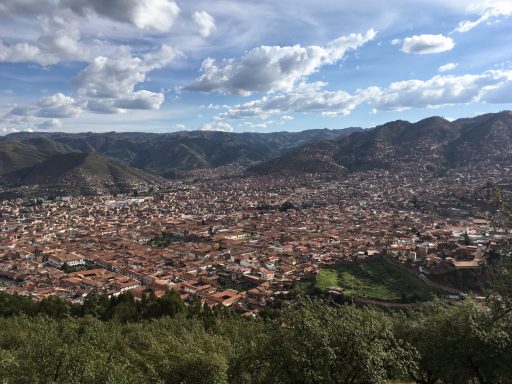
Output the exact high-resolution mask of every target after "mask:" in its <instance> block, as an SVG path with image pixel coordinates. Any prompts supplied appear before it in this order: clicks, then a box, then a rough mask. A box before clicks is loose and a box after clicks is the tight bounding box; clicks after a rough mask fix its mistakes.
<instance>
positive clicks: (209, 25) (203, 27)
mask: <svg viewBox="0 0 512 384" xmlns="http://www.w3.org/2000/svg"><path fill="white" fill-rule="evenodd" d="M192 17H193V19H194V21H195V23H196V24H197V26H198V27H199V34H200V35H201V36H203V37H208V36H210V35H211V33H212V32H213V31H215V29H216V28H217V27H216V26H215V20H214V19H213V17H212V16H211V15H210V14H209V13H208V12H206V11H196V12H194V13H193V15H192Z"/></svg>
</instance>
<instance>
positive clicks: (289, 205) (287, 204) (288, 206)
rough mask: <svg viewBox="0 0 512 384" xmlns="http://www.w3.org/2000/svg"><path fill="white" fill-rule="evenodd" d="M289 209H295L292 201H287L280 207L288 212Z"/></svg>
mask: <svg viewBox="0 0 512 384" xmlns="http://www.w3.org/2000/svg"><path fill="white" fill-rule="evenodd" d="M289 209H295V206H294V205H293V203H292V202H291V201H285V202H284V203H283V204H281V206H280V207H279V211H281V212H287V211H288V210H289Z"/></svg>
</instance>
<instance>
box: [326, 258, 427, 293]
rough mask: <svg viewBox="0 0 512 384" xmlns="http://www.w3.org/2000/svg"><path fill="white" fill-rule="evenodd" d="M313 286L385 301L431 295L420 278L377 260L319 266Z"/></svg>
mask: <svg viewBox="0 0 512 384" xmlns="http://www.w3.org/2000/svg"><path fill="white" fill-rule="evenodd" d="M316 287H317V288H319V289H320V290H322V291H326V290H327V289H329V288H330V287H337V288H341V289H343V292H344V294H345V296H355V297H362V298H368V299H377V300H387V301H398V300H401V301H425V300H430V299H432V298H433V296H434V291H433V289H432V288H430V287H429V286H428V285H427V284H425V282H423V281H422V280H421V279H419V278H417V277H415V276H413V275H412V274H410V273H408V272H406V271H403V270H401V269H400V268H398V267H395V266H393V265H390V264H388V263H386V262H384V261H383V260H380V259H375V260H371V261H367V262H363V263H350V264H338V265H337V266H336V267H335V268H325V269H322V270H321V271H320V272H319V273H318V276H317V279H316Z"/></svg>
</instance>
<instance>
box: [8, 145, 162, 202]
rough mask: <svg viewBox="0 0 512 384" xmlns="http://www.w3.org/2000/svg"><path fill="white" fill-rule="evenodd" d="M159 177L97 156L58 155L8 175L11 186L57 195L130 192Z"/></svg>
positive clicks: (94, 154) (76, 153)
mask: <svg viewBox="0 0 512 384" xmlns="http://www.w3.org/2000/svg"><path fill="white" fill-rule="evenodd" d="M157 179H158V178H157V177H155V176H153V175H150V174H147V173H146V172H144V171H141V170H138V169H134V168H131V167H128V166H126V165H124V164H122V163H121V162H119V161H115V160H112V159H108V158H106V157H104V156H102V155H99V154H96V153H80V152H71V153H63V154H56V155H53V156H50V157H49V158H47V159H46V160H44V161H42V162H41V163H38V164H36V165H33V166H30V167H27V168H22V169H19V170H17V171H14V172H10V173H7V174H5V175H4V181H5V182H7V183H8V184H9V185H11V186H38V187H39V188H40V189H41V190H44V191H46V192H48V193H56V194H61V193H65V194H98V193H104V192H111V193H112V192H130V191H132V190H133V189H134V188H136V187H140V186H141V185H146V184H151V183H154V182H156V181H157Z"/></svg>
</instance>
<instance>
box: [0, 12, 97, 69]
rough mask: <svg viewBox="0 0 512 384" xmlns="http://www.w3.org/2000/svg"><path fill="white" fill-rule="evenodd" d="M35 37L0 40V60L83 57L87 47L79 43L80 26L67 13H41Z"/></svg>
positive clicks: (44, 62)
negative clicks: (26, 40) (29, 40)
mask: <svg viewBox="0 0 512 384" xmlns="http://www.w3.org/2000/svg"><path fill="white" fill-rule="evenodd" d="M40 20H41V28H42V32H41V34H40V36H39V37H38V38H37V40H35V41H32V42H20V43H15V44H11V45H6V44H5V43H4V42H2V41H1V40H0V61H5V62H11V63H18V62H34V63H38V64H41V65H51V64H56V63H58V62H60V61H62V60H86V59H87V57H88V55H89V52H90V49H89V47H86V46H84V45H82V44H81V43H80V41H79V40H80V29H79V27H78V24H77V23H76V22H75V21H74V20H73V18H72V17H69V14H66V13H65V12H61V13H60V14H56V15H52V16H48V17H46V16H45V17H41V18H40Z"/></svg>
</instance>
